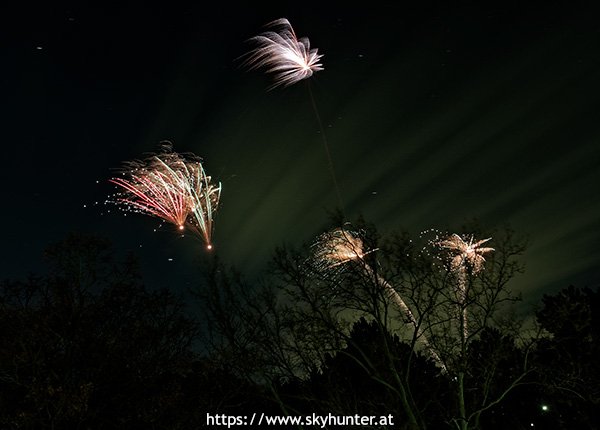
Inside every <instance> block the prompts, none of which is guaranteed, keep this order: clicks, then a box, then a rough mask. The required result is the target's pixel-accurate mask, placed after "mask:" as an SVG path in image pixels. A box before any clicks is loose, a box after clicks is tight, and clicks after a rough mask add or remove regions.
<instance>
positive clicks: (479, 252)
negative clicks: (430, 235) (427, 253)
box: [435, 233, 494, 341]
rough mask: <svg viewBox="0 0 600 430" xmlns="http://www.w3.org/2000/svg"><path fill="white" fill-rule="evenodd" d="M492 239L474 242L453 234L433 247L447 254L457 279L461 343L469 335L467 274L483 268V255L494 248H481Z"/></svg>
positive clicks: (468, 238)
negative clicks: (445, 251)
mask: <svg viewBox="0 0 600 430" xmlns="http://www.w3.org/2000/svg"><path fill="white" fill-rule="evenodd" d="M491 239H492V238H491V237H488V238H487V239H482V240H478V241H476V240H475V239H474V238H473V236H469V237H461V236H459V235H458V234H456V233H454V234H452V235H450V236H447V237H446V238H444V239H442V240H439V241H437V242H436V243H435V245H436V246H437V247H439V248H441V249H445V250H447V251H448V253H449V258H450V270H451V271H452V272H454V273H456V275H457V278H458V289H457V292H458V302H459V303H458V306H459V308H460V310H461V325H462V335H463V341H465V340H466V339H467V337H468V335H469V330H468V325H469V324H468V316H467V273H468V272H469V271H471V273H472V274H474V275H475V274H477V273H479V272H480V271H481V270H483V268H484V263H485V258H484V255H485V254H488V253H490V252H493V251H494V248H489V247H482V246H481V245H483V244H484V243H486V242H488V241H490V240H491Z"/></svg>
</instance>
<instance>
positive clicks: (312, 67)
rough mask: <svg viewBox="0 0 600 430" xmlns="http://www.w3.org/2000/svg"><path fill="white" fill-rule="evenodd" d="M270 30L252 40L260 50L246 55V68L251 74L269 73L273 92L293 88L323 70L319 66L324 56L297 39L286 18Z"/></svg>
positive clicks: (276, 22)
mask: <svg viewBox="0 0 600 430" xmlns="http://www.w3.org/2000/svg"><path fill="white" fill-rule="evenodd" d="M267 27H270V28H272V30H270V31H266V32H264V33H262V34H259V35H258V36H255V37H253V38H251V39H250V41H251V42H255V43H256V44H257V45H258V46H257V47H256V48H255V49H253V50H252V51H250V52H249V53H248V54H247V59H246V60H245V62H244V64H245V65H246V66H248V67H249V69H250V70H253V69H260V68H263V67H264V68H266V72H267V73H272V74H273V80H274V82H273V85H271V88H275V87H278V86H284V87H287V86H289V85H293V84H295V83H296V82H299V81H301V80H303V79H306V78H309V77H311V76H312V74H313V73H314V72H318V71H320V70H323V65H322V64H321V63H319V60H320V59H321V57H323V55H321V54H318V53H317V51H318V50H317V49H310V42H309V40H308V38H306V37H301V38H298V37H296V33H295V32H294V29H293V28H292V26H291V24H290V22H289V21H288V20H287V19H286V18H280V19H277V20H275V21H273V22H271V23H269V24H267Z"/></svg>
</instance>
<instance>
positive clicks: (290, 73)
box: [243, 18, 344, 213]
mask: <svg viewBox="0 0 600 430" xmlns="http://www.w3.org/2000/svg"><path fill="white" fill-rule="evenodd" d="M266 27H268V28H271V30H269V31H265V32H263V33H261V34H259V35H258V36H255V37H252V38H250V39H249V41H250V42H254V43H255V44H256V45H257V46H256V48H254V49H253V50H251V51H250V52H248V53H247V54H246V57H247V58H246V60H245V61H244V63H243V65H245V66H247V67H248V68H249V69H250V70H254V69H261V68H264V69H266V73H271V74H273V84H272V85H271V86H270V87H269V90H271V89H273V88H276V87H279V86H283V87H287V86H290V85H293V84H295V83H297V82H300V81H302V80H304V79H307V78H310V77H311V76H312V75H313V73H314V72H318V71H321V70H323V65H322V64H321V63H320V62H319V61H320V60H321V58H322V57H323V55H322V54H318V53H317V52H318V50H317V49H311V48H310V42H309V40H308V38H306V37H301V38H298V37H297V36H296V33H295V32H294V29H293V28H292V25H291V24H290V22H289V21H288V20H287V19H286V18H280V19H277V20H275V21H272V22H270V23H269V24H267V26H266ZM306 83H307V85H306V87H307V89H308V93H309V97H310V102H311V106H312V108H313V111H314V113H315V117H316V119H317V123H318V125H319V131H320V133H321V138H322V140H323V146H324V147H325V154H326V156H327V163H328V167H329V171H330V174H331V179H332V182H333V186H334V189H335V192H336V196H337V199H338V204H339V206H340V210H341V211H342V213H343V212H344V205H343V203H342V196H341V193H340V187H339V185H338V181H337V177H336V174H335V169H334V167H333V160H332V158H331V151H330V149H329V142H328V141H327V135H326V134H325V129H324V127H323V122H322V121H321V115H319V109H318V108H317V103H316V102H315V98H314V96H313V93H312V90H311V87H310V81H309V80H307V81H306Z"/></svg>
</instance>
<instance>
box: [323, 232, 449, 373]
mask: <svg viewBox="0 0 600 430" xmlns="http://www.w3.org/2000/svg"><path fill="white" fill-rule="evenodd" d="M314 246H315V253H314V258H315V261H316V264H317V268H318V269H319V270H330V269H333V268H335V267H338V266H340V265H343V264H346V263H349V262H351V261H361V262H362V263H364V264H363V265H362V268H363V270H364V271H365V272H366V273H367V275H368V276H370V277H373V278H374V279H376V281H377V284H378V285H379V286H381V287H382V288H383V289H384V291H385V292H386V294H387V296H388V298H390V299H391V300H392V301H393V302H394V303H395V304H396V305H397V306H398V308H399V309H400V310H401V311H402V313H403V314H404V315H405V316H406V318H407V319H408V321H410V323H411V324H412V325H413V326H415V327H416V328H417V338H418V339H419V340H420V341H421V342H422V343H423V345H424V346H425V347H426V348H427V350H428V351H429V354H430V355H431V357H432V358H433V359H434V360H435V361H436V362H437V363H438V364H439V365H440V366H441V367H442V369H444V370H446V366H445V365H444V364H443V363H442V360H441V359H440V357H439V355H438V354H437V353H436V352H435V350H434V349H433V348H432V347H431V345H430V344H429V341H428V340H427V337H426V336H425V334H424V333H423V331H422V330H421V328H420V327H419V326H418V322H417V319H416V318H415V316H414V315H413V313H412V312H411V310H410V308H409V307H408V305H407V304H406V303H405V302H404V300H402V297H400V295H399V294H398V292H397V291H396V290H395V289H394V287H393V286H392V285H390V283H389V282H387V281H386V280H385V279H383V278H382V277H381V276H380V275H379V274H377V273H375V272H374V271H373V269H372V268H371V267H370V266H369V265H368V264H366V262H365V261H364V257H365V256H366V255H367V254H370V253H372V252H375V251H377V248H376V249H371V250H368V251H365V250H364V247H363V242H362V240H361V239H360V237H359V236H358V235H357V234H356V233H353V232H350V231H348V230H345V229H343V228H336V229H333V230H332V231H329V232H326V233H323V234H322V235H321V236H320V237H319V238H318V240H317V242H316V244H315V245H314Z"/></svg>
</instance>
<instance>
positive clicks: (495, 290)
mask: <svg viewBox="0 0 600 430" xmlns="http://www.w3.org/2000/svg"><path fill="white" fill-rule="evenodd" d="M340 231H341V230H334V231H333V232H332V233H331V234H329V235H324V236H323V237H322V238H321V239H320V242H319V243H318V244H317V246H306V247H304V248H302V249H295V250H292V249H278V250H277V251H276V252H275V256H274V258H273V261H272V263H271V266H270V268H269V270H268V273H266V274H265V276H264V277H263V279H262V281H261V282H258V283H255V285H248V284H247V283H246V282H245V281H244V279H243V277H242V276H241V275H240V274H238V273H236V272H235V271H234V270H233V269H230V268H228V267H226V266H225V265H224V264H221V263H220V262H219V261H218V260H217V259H215V260H214V261H213V262H212V263H211V264H210V265H208V266H207V267H206V270H205V277H204V279H202V280H199V281H198V285H197V286H196V287H195V288H194V291H193V300H194V301H195V303H196V304H199V305H200V307H201V309H202V310H201V311H200V312H196V313H194V314H190V312H189V311H187V310H186V303H185V301H184V299H183V298H182V297H179V296H177V295H175V294H174V293H172V292H170V291H168V290H166V289H165V290H161V291H150V290H148V289H147V288H145V287H144V285H143V281H142V278H141V276H140V271H139V268H138V266H137V263H136V260H135V258H133V257H131V256H130V257H125V258H117V257H116V256H115V254H114V252H113V251H112V249H111V247H110V245H109V244H108V243H107V242H106V241H104V240H102V239H98V238H95V237H87V236H81V235H72V236H70V237H68V238H67V239H65V240H64V241H62V242H60V243H58V244H56V245H53V246H51V247H49V248H48V250H47V252H46V255H45V257H46V259H47V262H48V264H49V267H50V269H49V271H48V273H47V274H46V275H44V276H39V277H30V278H28V279H26V280H5V281H3V282H1V283H0V384H1V385H0V387H1V389H0V428H3V429H4V428H6V429H47V428H52V429H123V428H127V429H138V428H139V429H194V428H199V427H205V426H206V414H207V413H211V414H227V415H247V414H252V413H254V412H257V413H260V412H266V413H269V414H272V415H284V414H289V415H311V414H313V413H317V414H321V415H327V414H329V413H332V414H334V415H355V414H360V415H388V414H392V415H393V416H394V419H395V424H396V425H395V428H407V429H425V428H431V429H439V428H458V429H506V428H514V429H519V428H545V429H573V428H577V429H593V428H597V424H596V423H597V422H600V416H599V415H600V414H599V413H598V406H599V402H600V383H599V381H600V378H599V366H598V365H597V362H598V356H599V352H600V351H599V334H600V333H599V327H600V324H599V322H598V319H599V318H600V312H599V303H600V302H599V296H598V292H597V291H595V290H591V289H587V288H575V287H568V288H565V289H564V290H562V291H560V292H558V293H556V294H553V295H546V296H544V298H543V299H542V301H541V303H539V306H538V307H537V309H536V310H535V311H534V318H529V319H527V318H526V319H525V320H524V321H520V320H519V318H517V317H516V316H515V314H514V313H511V311H510V308H511V305H512V304H514V303H515V302H516V301H517V300H518V297H515V296H513V295H512V294H511V292H510V285H511V282H510V281H511V280H512V279H513V278H514V277H515V276H517V275H518V274H519V273H520V271H521V270H522V266H521V263H520V260H519V259H520V256H521V255H522V253H523V251H524V249H525V246H524V243H523V242H522V241H520V240H519V239H518V238H516V237H515V235H514V233H513V232H511V231H510V230H503V231H496V232H492V233H490V235H492V236H493V242H490V243H491V244H493V246H494V252H493V253H490V254H489V255H486V256H485V260H486V261H485V266H484V267H483V268H482V270H473V267H468V266H465V270H464V271H462V272H459V271H457V270H455V267H454V268H453V267H452V265H451V260H448V259H447V258H445V255H444V252H445V251H444V250H442V251H441V252H435V251H434V250H429V248H428V246H429V245H430V244H431V243H427V242H426V241H419V240H418V239H415V238H410V237H409V236H408V235H407V234H392V235H388V236H386V237H380V236H379V234H378V233H377V232H376V231H375V229H374V228H373V227H372V226H369V225H366V224H362V225H360V228H358V229H357V230H355V231H352V232H348V234H347V235H346V234H345V233H344V234H342V235H340V233H339V232H340ZM469 233H470V234H475V237H479V238H483V237H488V236H487V235H483V234H482V233H481V232H479V231H476V229H475V228H473V227H472V226H471V227H470V228H469ZM461 237H467V236H465V235H463V236H461ZM486 246H487V244H486ZM344 247H346V248H344ZM315 249H317V250H318V253H317V257H318V258H315V257H314V255H315ZM334 252H337V254H333V253H334ZM342 252H346V254H342ZM467 269H468V270H467ZM185 300H186V301H189V300H191V299H190V298H189V297H187V298H186V299H185ZM532 424H533V427H532Z"/></svg>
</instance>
